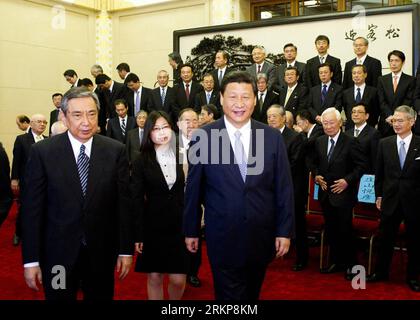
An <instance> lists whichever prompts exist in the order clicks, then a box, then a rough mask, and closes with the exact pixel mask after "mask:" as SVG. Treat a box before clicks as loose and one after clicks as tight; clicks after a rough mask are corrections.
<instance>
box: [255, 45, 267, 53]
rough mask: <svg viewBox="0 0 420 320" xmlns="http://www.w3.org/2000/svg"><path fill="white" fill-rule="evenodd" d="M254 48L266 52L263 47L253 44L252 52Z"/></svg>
mask: <svg viewBox="0 0 420 320" xmlns="http://www.w3.org/2000/svg"><path fill="white" fill-rule="evenodd" d="M255 49H260V50H261V51H262V52H264V54H266V53H267V52H266V51H265V48H264V47H263V46H255V47H254V48H253V49H252V52H254V50H255Z"/></svg>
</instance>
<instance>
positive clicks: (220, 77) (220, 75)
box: [219, 70, 223, 86]
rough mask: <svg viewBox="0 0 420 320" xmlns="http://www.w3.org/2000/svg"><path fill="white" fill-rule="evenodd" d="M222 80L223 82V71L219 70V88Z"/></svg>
mask: <svg viewBox="0 0 420 320" xmlns="http://www.w3.org/2000/svg"><path fill="white" fill-rule="evenodd" d="M222 80H223V71H222V70H220V73H219V86H222Z"/></svg>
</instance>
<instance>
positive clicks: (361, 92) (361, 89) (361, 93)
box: [354, 83, 366, 99]
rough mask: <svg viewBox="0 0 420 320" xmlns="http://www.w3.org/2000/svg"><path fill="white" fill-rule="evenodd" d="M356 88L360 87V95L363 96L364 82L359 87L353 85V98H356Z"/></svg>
mask: <svg viewBox="0 0 420 320" xmlns="http://www.w3.org/2000/svg"><path fill="white" fill-rule="evenodd" d="M357 88H360V97H363V93H364V92H365V88H366V83H364V84H362V85H361V86H360V87H358V86H356V85H354V99H356V95H357Z"/></svg>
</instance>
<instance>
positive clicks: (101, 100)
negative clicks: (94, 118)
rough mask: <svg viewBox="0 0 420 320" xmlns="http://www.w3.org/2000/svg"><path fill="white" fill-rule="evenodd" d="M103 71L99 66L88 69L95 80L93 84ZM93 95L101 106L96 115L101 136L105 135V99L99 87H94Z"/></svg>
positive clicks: (95, 65)
mask: <svg viewBox="0 0 420 320" xmlns="http://www.w3.org/2000/svg"><path fill="white" fill-rule="evenodd" d="M103 73H104V70H103V68H102V67H101V66H100V65H99V64H94V65H93V66H92V67H91V68H90V74H91V75H92V77H93V78H94V79H95V81H94V82H96V77H97V76H99V75H100V74H103ZM94 92H95V94H96V95H97V96H98V99H99V104H100V106H101V109H100V110H99V114H98V126H99V128H100V129H99V133H100V134H102V135H106V121H107V118H106V113H107V111H106V108H105V106H106V101H105V97H104V95H103V93H102V90H101V89H100V88H99V86H97V85H96V87H95V89H94Z"/></svg>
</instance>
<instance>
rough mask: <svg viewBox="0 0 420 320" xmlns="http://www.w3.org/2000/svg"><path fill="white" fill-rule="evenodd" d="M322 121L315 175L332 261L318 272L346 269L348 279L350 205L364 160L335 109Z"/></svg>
mask: <svg viewBox="0 0 420 320" xmlns="http://www.w3.org/2000/svg"><path fill="white" fill-rule="evenodd" d="M321 121H322V126H323V128H324V132H325V136H321V137H319V138H318V139H317V140H316V142H315V154H314V168H315V172H314V175H315V182H316V183H317V184H318V185H319V187H320V188H319V196H318V197H319V200H320V202H321V207H322V211H323V214H324V220H325V232H326V238H327V243H328V245H329V247H330V257H331V259H330V260H331V262H332V263H331V264H330V266H328V267H325V268H323V269H321V273H333V272H338V271H344V270H345V277H346V279H348V280H351V279H352V278H353V274H352V272H351V269H352V267H353V265H354V264H355V263H356V253H355V248H354V243H353V239H352V237H353V235H352V217H353V207H354V205H355V204H356V202H357V187H358V182H359V179H360V177H361V176H362V173H363V172H364V168H365V160H364V158H363V154H362V151H361V149H360V147H359V143H358V141H357V140H356V139H355V138H353V137H350V136H348V135H345V134H344V133H342V132H341V130H340V127H341V125H342V121H341V116H340V112H339V111H338V110H337V109H334V108H329V109H326V110H325V111H324V112H323V113H322V120H321Z"/></svg>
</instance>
